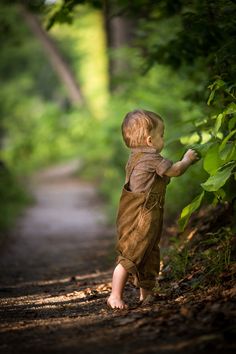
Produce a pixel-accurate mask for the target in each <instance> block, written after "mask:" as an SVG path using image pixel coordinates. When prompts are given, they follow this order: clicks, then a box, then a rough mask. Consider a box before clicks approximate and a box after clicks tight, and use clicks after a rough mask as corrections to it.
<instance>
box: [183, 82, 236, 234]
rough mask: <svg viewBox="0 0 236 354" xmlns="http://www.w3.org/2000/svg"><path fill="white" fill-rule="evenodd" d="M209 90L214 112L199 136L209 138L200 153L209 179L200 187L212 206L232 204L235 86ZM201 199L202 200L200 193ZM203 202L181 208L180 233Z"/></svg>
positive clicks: (222, 84) (219, 84)
mask: <svg viewBox="0 0 236 354" xmlns="http://www.w3.org/2000/svg"><path fill="white" fill-rule="evenodd" d="M209 88H210V90H211V93H210V96H209V99H208V104H211V105H213V109H214V110H213V113H210V114H209V117H208V118H207V119H206V120H205V121H204V122H203V123H202V124H201V131H200V132H199V135H200V139H201V138H202V135H203V133H207V134H208V135H209V140H208V146H209V149H208V150H206V151H205V152H204V153H203V168H204V169H205V171H206V172H207V173H208V174H209V176H208V178H207V180H206V181H205V182H203V183H201V187H202V188H203V190H204V191H206V192H210V193H212V194H213V196H214V199H213V202H214V203H217V202H231V201H232V200H233V198H234V197H235V188H234V187H233V182H234V181H235V168H236V142H235V139H234V136H235V133H236V129H235V122H236V121H235V116H236V105H235V100H236V98H235V86H234V85H233V86H232V85H231V86H227V84H226V83H225V82H224V81H223V80H220V79H217V80H216V81H215V82H214V83H213V84H212V85H210V86H209ZM222 107H223V110H222ZM202 146H204V144H202V145H201V144H199V145H195V146H193V148H196V150H197V149H198V148H201V147H202ZM202 151H203V150H202ZM234 184H235V182H234ZM201 195H202V196H203V192H202V193H201ZM202 199H203V198H202V197H201V198H200V197H196V199H194V200H193V201H192V202H191V203H190V204H189V205H188V206H186V207H185V208H184V210H183V211H182V213H181V216H180V220H179V225H180V227H181V229H183V228H184V227H185V226H186V224H187V223H186V220H188V219H189V217H190V216H191V214H192V212H193V211H195V210H197V209H198V208H199V207H200V205H201V201H202ZM196 201H197V203H196Z"/></svg>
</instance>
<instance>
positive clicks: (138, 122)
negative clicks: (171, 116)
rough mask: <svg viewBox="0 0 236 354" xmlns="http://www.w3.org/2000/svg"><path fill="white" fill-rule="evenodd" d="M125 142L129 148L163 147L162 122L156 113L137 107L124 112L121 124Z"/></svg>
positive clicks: (159, 148)
mask: <svg viewBox="0 0 236 354" xmlns="http://www.w3.org/2000/svg"><path fill="white" fill-rule="evenodd" d="M121 129H122V135H123V139H124V142H125V144H126V145H127V146H128V147H129V148H134V147H139V146H153V147H155V148H158V150H159V151H161V149H162V148H163V133H164V123H163V120H162V118H161V117H160V116H158V115H157V114H156V113H153V112H150V111H145V110H143V109H137V110H134V111H132V112H129V113H127V114H126V116H125V118H124V121H123V123H122V126H121Z"/></svg>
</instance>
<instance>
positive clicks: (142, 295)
mask: <svg viewBox="0 0 236 354" xmlns="http://www.w3.org/2000/svg"><path fill="white" fill-rule="evenodd" d="M151 294H152V291H151V290H147V289H143V288H140V297H139V300H140V301H143V300H144V299H146V297H147V296H148V295H151Z"/></svg>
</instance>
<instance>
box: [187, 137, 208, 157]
mask: <svg viewBox="0 0 236 354" xmlns="http://www.w3.org/2000/svg"><path fill="white" fill-rule="evenodd" d="M212 144H213V142H212V141H211V142H207V143H205V144H191V145H187V146H186V148H187V149H193V150H195V151H196V152H197V154H198V157H199V158H201V157H203V156H205V155H206V153H207V151H208V149H209V148H210V146H211V145H212Z"/></svg>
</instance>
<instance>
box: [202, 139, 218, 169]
mask: <svg viewBox="0 0 236 354" xmlns="http://www.w3.org/2000/svg"><path fill="white" fill-rule="evenodd" d="M219 145H220V144H219V143H215V144H213V145H211V146H210V148H209V149H208V151H207V153H206V156H205V157H204V160H203V168H204V170H205V171H206V172H208V173H209V174H210V175H213V174H215V172H216V171H217V169H218V168H219V167H220V166H221V165H222V160H221V158H220V155H219Z"/></svg>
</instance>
